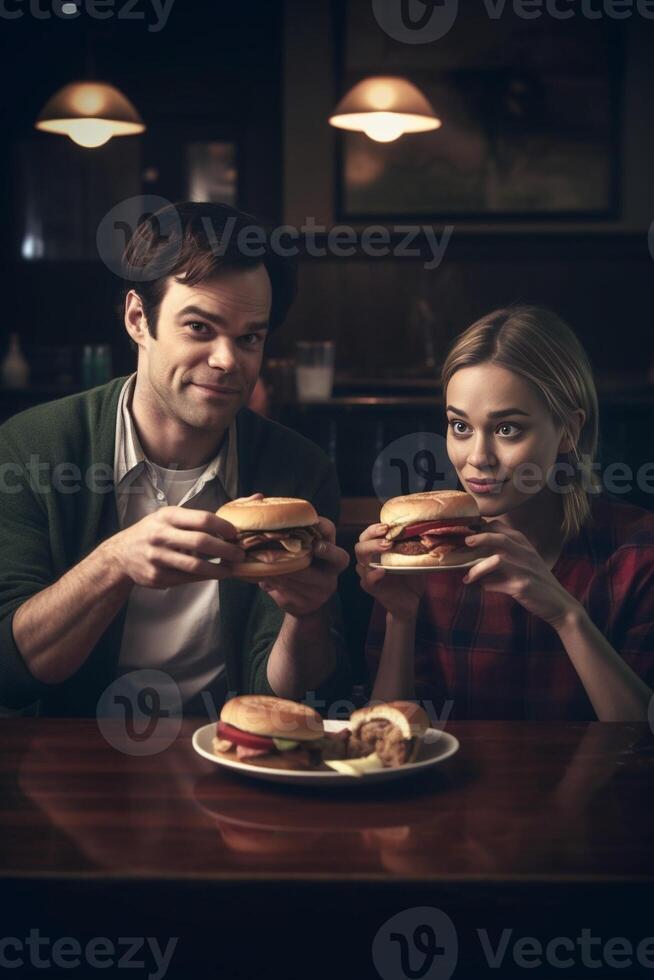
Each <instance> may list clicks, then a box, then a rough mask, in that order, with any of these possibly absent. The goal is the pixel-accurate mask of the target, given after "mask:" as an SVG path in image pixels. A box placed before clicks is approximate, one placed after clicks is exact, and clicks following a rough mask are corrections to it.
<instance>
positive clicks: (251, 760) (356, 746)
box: [193, 695, 459, 786]
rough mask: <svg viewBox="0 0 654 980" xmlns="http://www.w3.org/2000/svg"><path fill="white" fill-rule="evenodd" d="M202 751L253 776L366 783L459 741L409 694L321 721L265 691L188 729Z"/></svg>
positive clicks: (440, 757)
mask: <svg viewBox="0 0 654 980" xmlns="http://www.w3.org/2000/svg"><path fill="white" fill-rule="evenodd" d="M193 748H194V749H195V751H196V752H197V753H198V754H199V755H201V756H202V757H203V758H204V759H208V760H209V761H210V762H213V763H215V764H216V765H218V766H222V767H223V768H225V769H231V770H232V771H234V772H238V773H240V774H242V775H245V776H250V777H252V778H253V779H261V780H265V781H267V782H274V783H287V784H293V785H304V786H315V785H320V786H344V785H350V786H351V785H354V784H357V785H361V784H366V785H369V784H371V783H380V782H387V781H388V780H393V779H401V778H406V777H407V776H412V775H416V774H417V773H421V772H424V771H425V770H427V769H431V768H433V767H434V766H437V765H440V763H442V762H444V761H445V760H446V759H449V758H450V756H452V755H454V753H455V752H457V751H458V749H459V742H458V740H457V739H456V738H455V737H454V736H453V735H450V733H449V732H444V731H440V730H439V729H436V728H431V727H430V726H429V717H428V715H427V713H426V712H425V711H424V710H423V708H421V707H420V705H418V704H416V703H414V702H413V701H390V702H387V703H379V704H374V705H370V706H367V707H365V708H359V709H358V710H357V711H354V712H353V713H352V715H351V716H350V718H349V719H348V720H347V721H330V720H327V721H323V719H322V718H321V716H320V715H319V714H318V712H317V711H314V709H313V708H310V707H309V706H308V705H304V704H300V703H298V702H296V701H288V700H286V699H285V698H275V697H269V696H268V695H243V696H240V697H235V698H232V699H231V700H230V701H227V702H226V704H225V706H224V707H223V710H222V712H221V715H220V720H219V721H218V723H217V724H216V723H211V724H209V725H203V726H202V728H198V729H197V731H195V733H194V734H193Z"/></svg>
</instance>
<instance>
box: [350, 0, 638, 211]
mask: <svg viewBox="0 0 654 980" xmlns="http://www.w3.org/2000/svg"><path fill="white" fill-rule="evenodd" d="M334 12H335V30H336V49H337V72H336V73H337V82H338V95H339V96H340V95H343V94H345V92H347V91H348V90H349V89H350V88H351V87H352V86H353V85H354V84H356V82H358V81H360V80H361V79H363V78H367V77H369V76H371V75H399V76H402V77H404V78H407V79H409V81H411V82H413V83H414V84H415V85H417V86H418V88H419V89H421V90H422V92H423V93H424V94H425V95H426V96H427V97H428V99H429V100H430V102H431V104H432V106H433V108H434V111H435V113H436V115H437V116H438V117H439V118H440V119H441V120H442V126H441V128H440V129H437V130H435V131H433V132H428V133H416V134H405V135H404V136H401V137H400V138H399V139H397V140H395V141H394V142H390V143H377V142H375V141H373V140H372V139H370V138H369V137H368V136H366V135H364V134H363V133H349V132H348V133H342V134H339V137H338V144H339V146H338V150H337V166H336V211H337V215H338V217H339V218H340V219H355V220H356V219H360V220H375V219H378V220H379V219H381V220H384V219H391V218H404V219H407V218H416V217H425V218H431V219H435V220H437V219H444V218H448V219H449V218H455V219H456V218H459V219H461V220H470V221H488V220H493V221H495V220H502V219H513V220H528V221H533V220H538V219H543V220H545V219H547V220H552V219H556V220H563V221H565V220H568V221H572V220H588V219H607V218H611V217H616V216H617V213H618V162H619V161H618V138H619V130H620V91H621V75H622V56H621V52H622V45H621V43H620V37H619V36H618V32H619V28H620V25H619V23H615V22H611V21H610V20H609V19H607V18H603V19H602V20H601V21H599V22H598V21H595V20H594V21H590V20H587V19H584V18H582V17H576V18H575V19H574V20H564V21H561V20H556V19H554V18H551V17H545V16H543V17H541V18H540V19H539V20H532V19H529V20H525V19H522V18H518V17H516V16H515V15H514V14H513V13H512V12H511V11H510V9H509V7H508V5H507V7H506V10H505V13H504V14H503V15H502V17H501V18H499V19H496V20H493V21H492V22H490V21H489V14H488V12H487V5H485V4H466V5H464V4H460V5H459V13H458V16H457V19H456V21H455V23H454V25H453V27H452V28H451V29H450V31H449V32H448V33H447V34H446V35H445V36H444V37H441V38H440V39H439V40H438V41H435V42H433V43H427V44H407V43H403V42H402V41H400V40H396V39H394V38H393V37H391V36H389V34H388V33H387V32H386V31H385V30H384V29H383V28H382V26H381V25H380V23H378V21H377V20H376V17H375V12H374V9H373V5H372V4H359V3H347V2H341V0H335V4H334Z"/></svg>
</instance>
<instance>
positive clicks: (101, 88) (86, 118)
mask: <svg viewBox="0 0 654 980" xmlns="http://www.w3.org/2000/svg"><path fill="white" fill-rule="evenodd" d="M35 126H36V128H37V129H40V130H43V131H44V132H46V133H61V134H62V135H64V136H70V138H71V139H72V140H73V141H74V142H75V143H77V144H78V145H79V146H86V147H95V146H102V144H103V143H106V142H107V141H108V140H110V139H111V137H112V136H134V135H136V134H137V133H142V132H143V131H144V130H145V126H144V124H143V120H142V119H141V117H140V116H139V114H138V112H137V111H136V109H135V108H134V106H133V105H132V103H131V102H130V101H129V99H126V98H125V96H124V95H123V94H122V92H119V91H118V89H117V88H115V87H114V86H113V85H108V84H107V83H106V82H70V83H69V84H68V85H64V87H63V88H61V89H59V91H58V92H55V94H54V95H53V96H52V98H50V99H48V101H47V102H46V104H45V105H44V107H43V109H42V110H41V112H40V114H39V116H38V119H37V120H36V123H35Z"/></svg>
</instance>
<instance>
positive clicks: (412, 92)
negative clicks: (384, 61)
mask: <svg viewBox="0 0 654 980" xmlns="http://www.w3.org/2000/svg"><path fill="white" fill-rule="evenodd" d="M329 122H330V123H331V125H332V126H336V127H337V128H338V129H349V130H358V131H360V132H364V133H366V135H367V136H369V137H370V138H371V139H374V140H377V141H378V142H380V143H390V142H392V140H396V139H398V137H400V136H402V134H403V133H426V132H428V131H429V130H432V129H438V128H439V126H440V125H441V121H440V119H438V117H437V116H436V114H435V112H434V110H433V108H432V106H431V104H430V102H429V100H428V99H427V98H426V97H425V96H424V95H423V93H422V92H421V91H420V89H419V88H416V86H415V85H413V83H412V82H409V81H408V80H407V79H406V78H399V77H396V76H394V75H374V76H372V77H371V78H366V79H364V80H363V81H362V82H359V83H358V84H357V85H355V86H354V88H352V89H350V91H349V92H348V93H347V95H345V96H344V98H342V99H341V101H340V102H339V103H338V105H337V106H336V108H335V109H334V112H333V113H332V115H331V116H330V117H329Z"/></svg>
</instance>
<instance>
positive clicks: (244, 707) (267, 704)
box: [220, 694, 325, 742]
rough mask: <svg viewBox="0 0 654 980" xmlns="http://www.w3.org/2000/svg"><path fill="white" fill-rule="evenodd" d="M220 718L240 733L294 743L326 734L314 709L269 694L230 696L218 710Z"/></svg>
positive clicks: (311, 740)
mask: <svg viewBox="0 0 654 980" xmlns="http://www.w3.org/2000/svg"><path fill="white" fill-rule="evenodd" d="M220 720H221V721H224V722H225V723H226V724H228V725H233V726H234V727H235V728H240V729H241V731H243V732H251V733H252V734H254V735H268V736H270V737H271V738H288V739H292V740H293V741H294V742H313V741H315V740H316V739H319V738H322V737H323V736H324V734H325V730H324V725H323V721H322V718H321V717H320V715H319V714H318V712H317V711H314V709H313V708H310V707H309V706H308V705H306V704H300V703H299V702H298V701H288V700H286V698H274V697H271V696H270V695H268V694H243V695H241V696H240V697H236V698H231V700H229V701H227V702H226V703H225V705H224V707H223V710H222V711H221V712H220Z"/></svg>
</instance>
